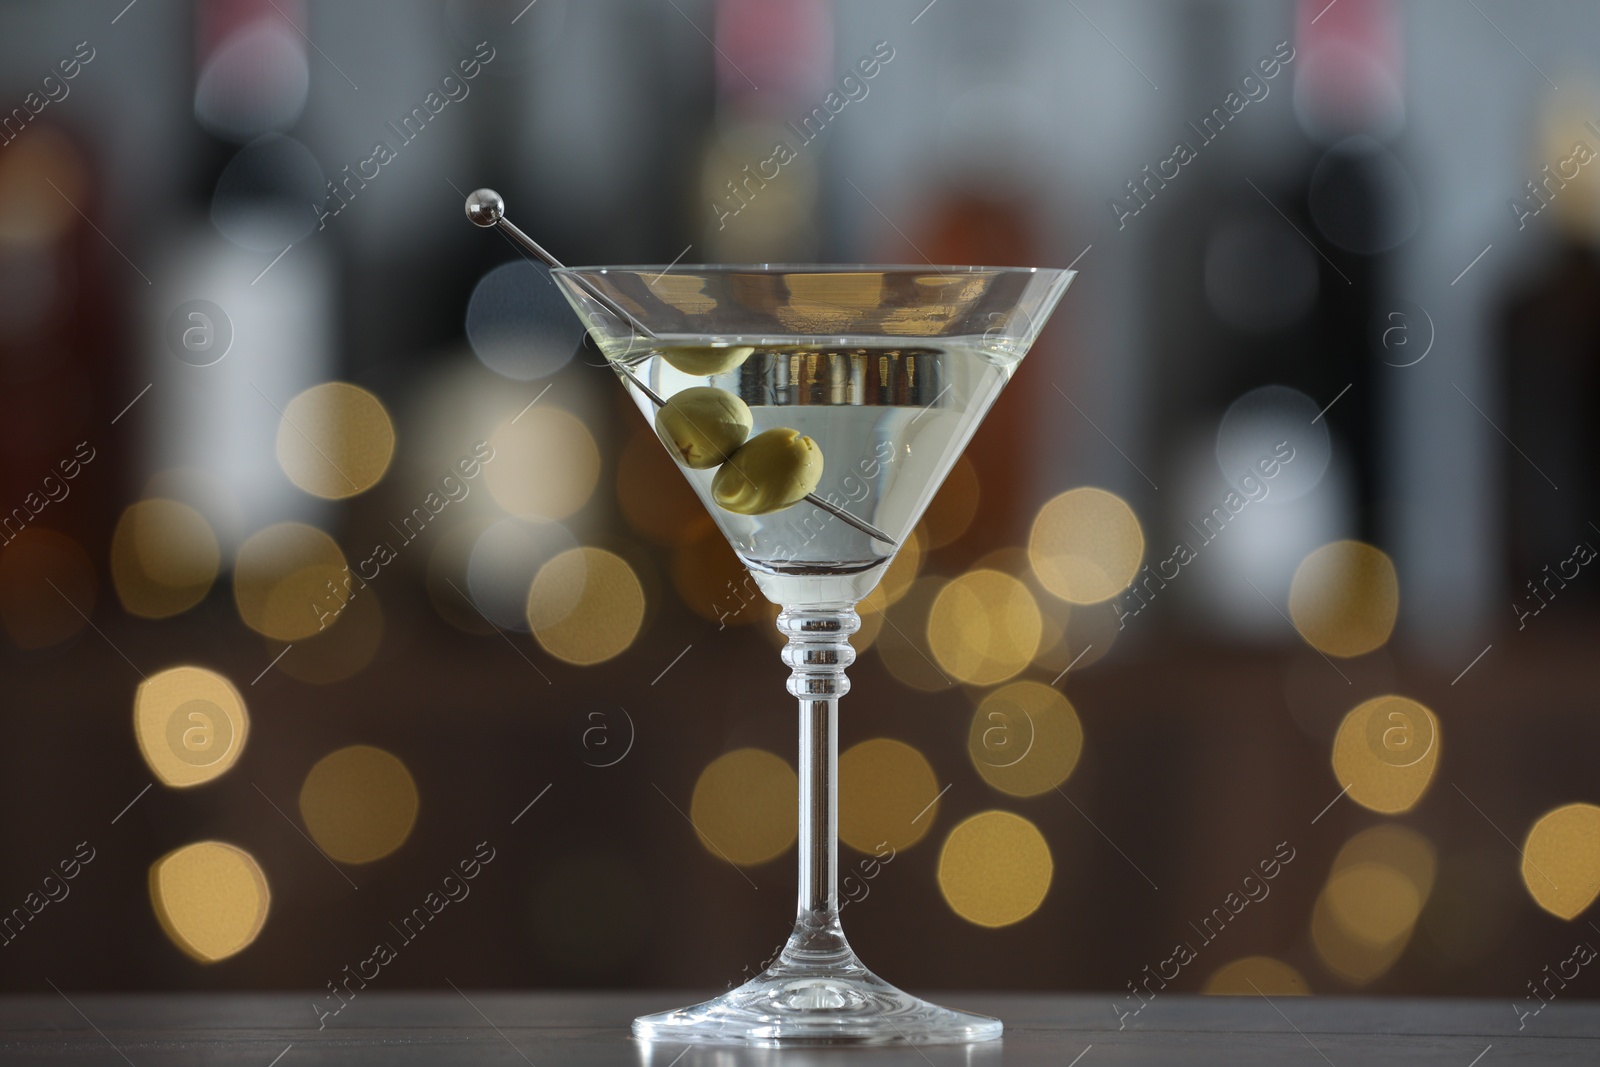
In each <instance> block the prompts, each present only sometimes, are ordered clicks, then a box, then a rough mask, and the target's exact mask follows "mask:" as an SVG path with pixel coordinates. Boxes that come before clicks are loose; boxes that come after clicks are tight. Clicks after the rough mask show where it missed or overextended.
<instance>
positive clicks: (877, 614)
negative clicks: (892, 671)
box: [784, 583, 888, 657]
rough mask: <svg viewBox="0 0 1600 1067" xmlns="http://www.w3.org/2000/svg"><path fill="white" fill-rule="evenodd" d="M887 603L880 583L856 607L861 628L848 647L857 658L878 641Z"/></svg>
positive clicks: (785, 639) (852, 637)
mask: <svg viewBox="0 0 1600 1067" xmlns="http://www.w3.org/2000/svg"><path fill="white" fill-rule="evenodd" d="M887 602H888V597H887V596H886V595H885V594H884V592H883V586H882V584H881V583H880V584H879V585H878V586H877V587H876V588H875V589H873V590H872V592H870V593H868V594H867V595H866V597H865V598H864V599H863V600H862V601H861V602H860V603H858V604H857V605H856V617H857V618H858V619H860V620H861V627H860V629H858V630H856V632H855V633H853V634H851V635H850V647H851V648H853V649H855V650H856V655H857V656H858V657H859V656H860V655H861V653H863V652H865V651H866V650H867V649H869V648H871V647H872V643H873V642H874V641H876V640H877V639H878V634H879V633H880V632H881V631H882V630H883V622H884V614H883V613H884V611H885V609H886V607H887ZM784 642H785V643H787V642H788V638H784Z"/></svg>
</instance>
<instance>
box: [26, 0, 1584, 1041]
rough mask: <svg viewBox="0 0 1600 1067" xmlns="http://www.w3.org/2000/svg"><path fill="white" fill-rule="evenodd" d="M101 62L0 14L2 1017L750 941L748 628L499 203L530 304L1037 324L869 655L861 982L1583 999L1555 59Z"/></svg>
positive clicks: (929, 38)
mask: <svg viewBox="0 0 1600 1067" xmlns="http://www.w3.org/2000/svg"><path fill="white" fill-rule="evenodd" d="M124 4H125V0H111V2H109V3H81V4H78V3H75V4H52V5H43V4H22V3H10V4H6V5H5V6H4V7H3V8H0V70H3V72H4V73H3V74H0V277H3V279H4V284H3V285H0V542H3V547H0V650H3V651H0V657H3V662H4V668H3V669H4V678H5V685H4V687H3V689H0V694H3V695H0V700H3V706H4V709H5V717H6V722H7V723H8V727H7V733H6V736H7V743H6V744H5V745H4V748H3V750H0V769H3V772H0V790H3V799H4V803H3V805H0V822H3V826H4V831H3V840H4V851H3V860H0V940H3V942H4V945H3V953H0V960H3V967H0V984H3V986H4V987H5V988H6V989H8V990H13V991H42V990H43V989H44V982H45V977H44V976H46V975H48V976H49V977H50V978H51V979H52V980H53V981H55V982H57V983H58V984H59V985H60V986H61V987H62V988H63V989H68V990H71V989H108V990H146V989H199V988H207V989H209V988H229V989H247V988H248V989H256V988H260V989H287V990H304V991H306V995H307V998H308V1003H309V1004H311V1005H312V1010H316V1011H319V1013H320V1012H331V1011H334V1010H335V1009H339V1008H341V1006H344V1007H348V1008H350V1009H351V1010H359V1003H358V1002H357V1001H355V1000H352V999H351V998H353V997H354V996H355V994H356V992H357V991H358V990H361V989H365V988H376V989H384V988H388V989H403V988H417V987H434V986H440V987H443V986H444V984H445V980H446V978H449V979H450V980H452V981H454V982H456V983H458V984H461V985H466V984H475V985H478V986H502V987H512V988H516V987H643V986H651V987H663V986H674V987H690V986H692V987H696V988H699V989H705V990H711V989H717V990H720V989H722V988H724V987H726V986H728V985H730V984H735V983H737V982H739V981H742V980H743V979H744V978H746V977H748V976H749V975H751V974H753V973H755V972H756V971H758V970H759V969H760V967H761V965H762V964H763V962H764V961H765V960H766V959H767V958H768V957H769V956H770V955H772V953H773V952H774V951H775V950H776V948H777V947H778V946H779V944H780V943H781V941H782V939H783V937H784V936H785V934H786V933H787V930H788V927H789V924H790V922H791V920H792V917H793V897H792V895H791V894H792V887H793V879H794V870H793V864H794V833H795V820H794V794H795V777H794V771H793V763H794V756H795V748H794V743H795V738H794V734H795V719H794V709H793V706H792V702H791V700H790V699H789V698H788V697H787V696H786V695H785V694H784V691H783V681H784V678H785V676H786V669H785V668H784V667H783V666H782V664H781V662H780V661H779V657H778V637H777V634H776V631H775V630H774V628H773V626H772V622H773V617H774V613H773V610H772V609H771V608H770V606H769V605H767V604H765V603H764V602H762V601H760V599H759V597H758V596H757V594H756V593H755V590H754V588H753V586H752V585H751V584H749V583H746V582H744V581H743V580H742V571H741V570H740V568H739V566H738V564H737V562H736V560H735V557H734V556H733V554H732V553H731V551H730V550H729V549H728V548H727V547H726V545H725V544H724V543H723V541H722V540H721V538H720V537H719V536H718V534H717V533H716V532H715V530H714V528H713V527H712V525H711V523H710V521H709V520H708V519H707V518H706V517H705V516H704V514H703V513H702V512H701V510H700V508H699V506H698V504H697V502H696V500H695V498H694V497H693V495H692V494H691V492H690V491H689V489H688V487H687V486H686V485H685V484H684V482H683V481H682V480H681V479H680V478H679V477H678V476H677V475H676V474H674V473H673V469H672V468H673V464H672V463H671V462H670V460H669V459H668V458H667V457H666V455H665V454H664V453H663V452H662V450H661V449H660V448H659V446H658V445H657V444H656V442H655V441H654V440H653V436H652V434H651V433H650V432H649V431H648V429H647V427H646V426H645V425H644V424H643V422H642V420H640V419H639V418H638V416H637V414H636V413H632V412H630V411H629V410H628V404H627V401H626V398H625V396H624V394H623V391H622V390H621V389H619V388H618V386H617V383H616V382H615V381H613V380H611V378H612V376H611V375H610V374H608V373H606V372H605V370H604V369H603V367H598V366H596V364H598V363H600V359H599V357H598V355H596V354H595V352H594V351H593V350H592V349H587V348H584V347H581V346H580V341H581V335H580V330H579V328H578V325H577V320H576V318H575V317H574V316H573V315H572V314H571V313H570V311H569V310H568V309H567V307H566V306H565V304H564V303H563V302H562V301H561V300H560V299H559V297H558V296H557V294H556V293H555V290H554V288H553V287H552V285H551V283H550V281H549V277H548V274H547V273H546V272H544V271H543V270H542V268H540V267H538V266H536V265H534V264H532V263H530V262H529V261H528V260H527V259H526V258H524V257H522V256H521V255H519V254H518V252H517V250H516V249H515V248H514V247H513V246H511V245H510V244H509V242H507V241H506V240H504V239H503V238H502V237H501V236H499V235H497V234H494V233H488V232H484V231H478V230H474V229H473V228H472V227H471V226H469V225H468V224H467V222H466V221H465V220H464V219H463V217H462V208H461V205H462V199H463V197H464V195H465V193H466V192H468V191H470V190H471V189H473V188H475V187H477V186H480V185H489V186H493V187H494V188H496V189H498V190H499V191H500V192H501V193H503V194H504V195H505V197H506V199H507V202H508V204H509V214H510V217H511V218H512V219H514V220H515V221H516V222H517V223H518V224H519V225H520V226H521V227H522V228H523V229H525V230H526V231H528V232H529V233H531V234H533V235H534V236H535V237H536V238H537V239H538V240H540V241H541V242H542V243H543V244H545V246H546V247H548V248H550V249H551V250H552V251H553V252H554V253H555V254H556V255H558V256H560V257H562V258H563V259H564V260H565V261H566V262H568V263H574V264H582V263H605V262H615V263H657V264H668V263H672V262H682V263H695V262H717V261H736V262H737V261H744V262H763V261H809V260H821V261H845V262H890V263H896V262H899V263H908V264H924V263H941V264H943V263H994V264H1005V265H1010V264H1016V265H1041V266H1056V267H1061V266H1067V265H1069V264H1070V265H1072V266H1074V267H1075V268H1076V269H1077V270H1078V271H1079V272H1080V274H1079V277H1078V279H1077V280H1076V282H1075V283H1074V284H1073V286H1072V288H1071V289H1070V291H1069V292H1068V294H1067V296H1066V299H1065V300H1064V302H1063V303H1062V305H1061V308H1060V310H1059V312H1058V313H1057V314H1056V316H1055V317H1054V320H1053V321H1052V322H1051V324H1050V326H1049V328H1048V329H1047V330H1046V332H1045V334H1044V336H1043V338H1042V339H1041V340H1040V342H1039V343H1038V345H1037V346H1036V347H1035V349H1034V351H1033V352H1032V354H1031V355H1030V356H1029V357H1028V359H1027V361H1026V362H1025V363H1024V364H1023V365H1022V367H1021V369H1020V371H1019V372H1018V374H1017V377H1016V379H1015V381H1014V382H1013V384H1012V386H1011V388H1010V389H1009V390H1008V391H1007V392H1006V393H1005V394H1004V395H1003V396H1002V398H1001V401H1000V403H999V404H998V406H997V407H996V409H995V410H994V412H993V413H991V415H990V417H989V419H988V421H987V423H986V424H985V425H984V427H983V428H982V429H981V430H980V432H979V434H978V436H977V438H976V440H975V442H974V444H973V445H972V447H971V448H970V449H969V451H968V454H967V455H966V457H965V458H964V459H963V460H962V461H961V463H960V464H959V466H958V467H957V468H956V470H955V472H954V473H953V474H952V476H951V478H950V479H949V481H948V483H947V484H946V486H945V487H944V489H943V491H942V492H941V493H940V495H939V497H938V498H937V500H936V501H935V503H934V504H933V506H932V508H931V509H930V511H929V512H928V514H927V516H926V517H925V519H924V520H923V522H922V524H921V526H920V527H919V528H918V531H917V534H916V536H915V538H914V539H913V541H912V542H911V543H908V544H907V546H906V549H905V551H904V552H903V553H902V555H901V557H900V559H899V560H898V562H897V563H896V565H895V567H894V569H893V570H892V571H891V573H890V575H889V577H888V578H887V579H886V580H885V582H884V583H883V586H882V587H881V588H880V590H879V591H878V592H877V593H875V594H874V597H873V598H872V600H870V601H868V602H867V603H865V604H864V605H863V607H862V614H863V618H864V625H863V630H862V633H861V634H860V635H858V637H857V640H856V644H857V647H858V651H859V658H858V660H857V663H856V665H855V666H854V667H853V668H852V670H851V677H852V679H853V682H854V688H853V690H852V693H851V695H850V696H849V698H848V699H847V701H846V702H845V705H844V713H843V718H842V726H841V742H840V747H841V751H842V753H843V756H842V763H843V770H842V776H843V782H842V787H841V788H842V793H843V800H842V804H843V812H842V815H841V833H842V836H843V839H844V841H845V848H844V851H843V856H842V859H841V874H842V875H843V876H844V886H843V889H842V892H843V893H844V895H845V896H846V897H847V898H848V899H849V900H850V904H849V906H848V907H847V909H846V916H845V917H846V925H847V929H848V930H849V932H850V936H851V938H852V941H853V942H854V943H855V945H856V947H857V949H858V950H859V951H860V952H861V953H862V955H863V957H864V958H865V959H866V960H867V962H869V963H870V964H872V965H873V966H874V967H875V968H876V969H877V970H878V971H879V972H880V973H881V974H883V975H884V976H885V977H886V978H888V979H889V980H891V981H896V982H899V983H900V984H902V985H910V986H913V987H914V988H916V989H937V988H1001V989H1005V988H1016V989H1065V990H1080V991H1089V990H1092V991H1103V992H1105V993H1106V994H1107V997H1108V1000H1109V1001H1111V1002H1112V1004H1113V1006H1114V1010H1116V1011H1118V1012H1119V1014H1121V1013H1133V1012H1135V1011H1137V1010H1143V1009H1144V1008H1145V1007H1147V1006H1148V1007H1150V1008H1152V1009H1153V1010H1160V1005H1159V1001H1155V1000H1152V998H1153V997H1154V996H1155V994H1156V993H1157V992H1159V991H1161V990H1163V989H1165V990H1171V991H1178V990H1182V991H1196V990H1202V989H1204V990H1207V991H1211V992H1222V993H1226V992H1240V991H1249V989H1250V987H1251V984H1252V983H1253V984H1254V986H1255V987H1256V988H1259V989H1261V990H1262V991H1265V992H1268V993H1272V992H1279V993H1293V992H1307V991H1310V992H1314V993H1319V994H1320V993H1349V992H1354V991H1363V992H1368V993H1382V994H1401V993H1404V994H1424V993H1426V994H1457V995H1465V994H1471V995H1481V996H1487V997H1505V998H1509V999H1510V1000H1512V1001H1513V1004H1514V1006H1516V1005H1522V1007H1520V1008H1517V1010H1519V1011H1527V1010H1531V1009H1533V1008H1535V1007H1536V1006H1537V1004H1539V1003H1542V1002H1543V1001H1545V1000H1548V999H1550V998H1551V997H1554V996H1558V995H1559V996H1562V997H1566V996H1590V995H1594V994H1595V993H1596V992H1597V991H1600V979H1595V978H1593V977H1592V976H1591V975H1589V974H1588V973H1587V972H1584V973H1581V974H1577V975H1576V976H1574V974H1573V973H1571V972H1572V971H1573V969H1574V967H1575V966H1581V964H1575V962H1574V960H1575V956H1574V944H1575V943H1581V942H1585V941H1589V942H1592V941H1594V939H1595V938H1597V937H1600V930H1597V928H1596V927H1595V925H1594V924H1593V922H1591V921H1590V918H1591V917H1592V915H1593V912H1592V911H1589V912H1586V910H1585V909H1588V908H1589V905H1590V904H1591V902H1592V901H1593V899H1594V897H1595V895H1596V892H1597V890H1600V808H1596V807H1595V806H1594V805H1595V804H1596V803H1597V802H1600V789H1597V785H1596V776H1595V773H1594V755H1593V753H1594V751H1595V748H1596V746H1597V744H1600V727H1597V725H1596V718H1595V714H1594V692H1595V688H1594V670H1595V668H1594V660H1593V658H1592V655H1591V653H1590V649H1591V648H1592V643H1593V640H1594V637H1595V635H1596V633H1597V624H1600V620H1597V618H1596V606H1597V593H1600V577H1597V576H1595V575H1593V574H1590V573H1588V571H1587V568H1586V564H1587V563H1588V562H1590V561H1591V560H1592V559H1593V558H1594V555H1595V550H1594V548H1593V547H1592V546H1593V545H1594V544H1596V543H1600V527H1597V526H1596V525H1595V524H1596V522H1600V506H1597V501H1596V499H1595V497H1596V494H1597V492H1600V485H1597V483H1596V480H1595V475H1594V474H1593V465H1592V457H1593V456H1594V452H1595V440H1594V434H1595V429H1594V427H1595V425H1596V422H1595V419H1594V412H1595V405H1596V400H1597V397H1596V390H1597V388H1600V381H1597V377H1596V368H1597V356H1600V311H1597V308H1600V300H1597V299H1596V297H1597V295H1600V258H1597V255H1596V248H1597V245H1596V242H1597V240H1600V179H1597V178H1596V177H1595V172H1596V171H1600V163H1596V162H1594V159H1595V156H1596V153H1600V67H1597V61H1596V59H1595V44H1596V36H1595V26H1594V22H1593V18H1592V13H1591V12H1590V11H1589V10H1588V9H1587V8H1586V7H1584V6H1583V5H1569V4H1561V3H1554V2H1549V3H1534V2H1513V0H1482V2H1481V3H1478V4H1467V5H1463V4H1456V3H1446V2H1443V0H1437V2H1417V3H1406V4H1401V3H1398V2H1389V0H1332V2H1330V0H1309V2H1307V3H1303V4H1296V3H1279V2H1266V0H1263V2H1247V0H1214V2H1194V3H1186V4H1182V5H1176V4H1173V5H1169V4H1154V3H1151V4H1117V3H1111V2H1109V0H1078V2H1068V3H1058V2H1054V0H1051V2H1045V0H1009V2H1005V3H978V2H975V0H935V2H934V3H927V2H926V0H907V2H899V0H896V2H892V3H891V2H883V3H875V4H871V5H865V4H844V3H830V2H826V0H591V2H584V3H577V2H570V0H537V2H535V3H526V2H525V0H513V2H509V3H465V2H463V3H382V4H380V3H377V2H354V0H351V2H345V3H339V4H332V3H327V4H313V3H308V2H305V0H227V2H222V0H218V2H202V3H175V2H166V0H136V2H134V3H132V4H127V5H126V6H124ZM869 71H870V73H869ZM779 142H782V143H784V144H786V145H788V146H789V147H790V149H791V151H790V152H789V153H788V154H789V156H790V157H791V158H788V159H785V160H781V161H780V162H774V161H773V160H774V157H775V152H774V148H775V146H776V145H777V144H778V143H779ZM774 170H776V171H777V175H776V176H775V177H774V176H773V171H774ZM752 175H753V177H752ZM1280 443H1286V444H1287V446H1288V447H1287V449H1286V450H1284V451H1278V452H1276V453H1275V449H1278V447H1279V445H1280ZM1274 455H1276V458H1277V460H1285V456H1286V455H1292V458H1289V459H1287V460H1285V461H1283V462H1272V461H1271V460H1272V458H1273V457H1274ZM1269 470H1270V473H1268V472H1269ZM541 589H543V590H544V591H545V593H546V594H547V599H548V597H549V596H557V595H558V594H559V597H560V598H562V603H563V604H564V605H565V608H564V610H563V611H561V612H551V611H546V612H543V613H542V614H540V615H539V618H538V620H537V621H538V622H539V624H540V625H539V627H538V629H537V631H536V632H535V631H534V629H533V628H532V627H531V626H530V623H529V618H528V610H527V605H528V603H529V598H530V591H531V592H532V594H533V596H534V598H535V600H536V601H537V600H538V599H539V596H540V590H541ZM308 603H309V604H312V605H314V606H313V609H312V610H311V611H307V610H306V605H307V604H308ZM975 651H976V652H977V653H978V654H974V652H975ZM469 873H470V875H471V877H470V878H469V877H468V874H469ZM378 943H385V944H387V945H388V947H389V949H390V952H389V953H388V954H387V957H386V958H379V959H376V960H375V959H374V953H375V949H374V946H375V945H377V944H378ZM1179 944H1185V945H1187V947H1188V949H1189V952H1188V953H1187V954H1183V953H1178V954H1177V955H1176V956H1175V951H1176V950H1175V946H1176V945H1179ZM378 955H379V956H380V957H382V956H384V954H381V953H380V954H378ZM1580 955H1581V954H1580ZM1592 955H1593V953H1592V950H1591V951H1590V957H1591V958H1592ZM1179 957H1183V958H1181V962H1180V959H1179ZM357 973H359V974H360V975H361V976H362V977H358V978H354V979H352V975H353V974H357ZM1158 974H1159V976H1160V977H1153V976H1155V975H1158ZM1554 974H1559V975H1560V976H1561V977H1560V978H1559V979H1552V975H1554ZM335 986H337V987H338V990H339V992H338V993H337V995H336V994H335V993H334V987H335ZM1135 989H1137V990H1138V992H1137V993H1135V992H1134V990H1135ZM1536 995H1537V996H1538V997H1539V1000H1538V1001H1535V1000H1533V999H1532V997H1533V996H1536ZM1135 997H1137V999H1135ZM316 1005H321V1007H320V1008H318V1007H316ZM310 1018H312V1016H311V1015H310V1014H309V1013H308V1019H310Z"/></svg>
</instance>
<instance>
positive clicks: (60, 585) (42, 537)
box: [0, 526, 95, 649]
mask: <svg viewBox="0 0 1600 1067" xmlns="http://www.w3.org/2000/svg"><path fill="white" fill-rule="evenodd" d="M94 602H95V575H94V564H93V563H91V562H90V561H89V557H88V556H87V555H86V554H85V553H84V551H83V549H81V548H79V547H78V543H77V542H76V541H74V540H73V539H72V538H70V537H68V536H66V535H65V534H60V533H57V532H55V531H54V530H47V529H44V528H43V527H39V526H29V527H28V528H27V529H25V530H23V531H22V532H21V533H20V534H17V535H16V537H14V538H12V540H11V541H10V542H9V543H8V544H7V545H6V546H5V548H4V549H0V625H3V626H4V627H5V630H6V633H7V634H9V635H10V637H11V640H13V641H15V642H16V643H17V644H18V645H20V646H21V647H23V648H27V649H37V648H48V647H50V646H51V645H54V644H58V643H60V642H62V641H65V640H67V639H68V638H70V637H73V636H75V635H76V634H77V633H78V632H79V631H81V630H82V629H83V628H84V627H86V626H88V625H89V621H88V616H90V615H93V614H94Z"/></svg>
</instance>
